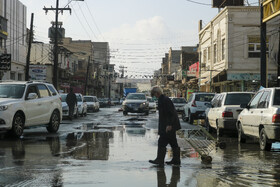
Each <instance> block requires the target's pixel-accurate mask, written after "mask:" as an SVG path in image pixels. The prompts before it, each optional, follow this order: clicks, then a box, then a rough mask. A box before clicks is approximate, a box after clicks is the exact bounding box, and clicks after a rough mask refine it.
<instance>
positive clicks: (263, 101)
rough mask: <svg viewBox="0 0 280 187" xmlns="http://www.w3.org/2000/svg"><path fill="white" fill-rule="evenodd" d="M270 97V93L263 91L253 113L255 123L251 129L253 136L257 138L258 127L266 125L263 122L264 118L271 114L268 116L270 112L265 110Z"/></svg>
mask: <svg viewBox="0 0 280 187" xmlns="http://www.w3.org/2000/svg"><path fill="white" fill-rule="evenodd" d="M270 95H271V92H270V91H264V93H263V94H262V96H261V98H260V100H259V103H258V107H257V109H256V110H255V112H254V116H255V120H256V123H253V124H252V127H253V132H254V136H256V137H259V133H260V132H259V125H260V124H263V125H264V124H266V123H267V122H265V121H266V118H267V117H268V116H271V114H270V112H271V111H268V110H267V108H268V105H269V100H270ZM254 116H253V117H254ZM270 119H271V118H270Z"/></svg>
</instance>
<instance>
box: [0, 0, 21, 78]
mask: <svg viewBox="0 0 280 187" xmlns="http://www.w3.org/2000/svg"><path fill="white" fill-rule="evenodd" d="M26 12H27V11H26V6H25V5H23V4H22V3H21V2H20V1H19V0H1V1H0V15H1V17H3V18H5V19H6V20H7V40H6V41H5V40H3V39H1V42H0V44H1V48H2V50H0V53H1V54H3V53H7V54H11V70H10V71H5V72H4V76H3V77H2V79H3V80H9V79H11V80H24V79H25V77H24V76H25V65H26V53H27V42H26V36H27V29H26Z"/></svg>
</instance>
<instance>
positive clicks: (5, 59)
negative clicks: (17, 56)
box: [0, 54, 11, 71]
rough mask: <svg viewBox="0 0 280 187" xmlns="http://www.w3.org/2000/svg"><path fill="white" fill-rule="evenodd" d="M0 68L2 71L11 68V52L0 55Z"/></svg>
mask: <svg viewBox="0 0 280 187" xmlns="http://www.w3.org/2000/svg"><path fill="white" fill-rule="evenodd" d="M0 70H2V71H10V70H11V54H2V55H0Z"/></svg>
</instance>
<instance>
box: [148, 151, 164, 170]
mask: <svg viewBox="0 0 280 187" xmlns="http://www.w3.org/2000/svg"><path fill="white" fill-rule="evenodd" d="M165 154H166V148H165V147H158V151H157V158H156V159H155V160H149V162H150V163H152V164H155V165H158V166H161V167H162V166H164V158H165Z"/></svg>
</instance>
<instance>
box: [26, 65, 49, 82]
mask: <svg viewBox="0 0 280 187" xmlns="http://www.w3.org/2000/svg"><path fill="white" fill-rule="evenodd" d="M29 76H30V80H46V79H47V67H46V66H44V65H30V66H29Z"/></svg>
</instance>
